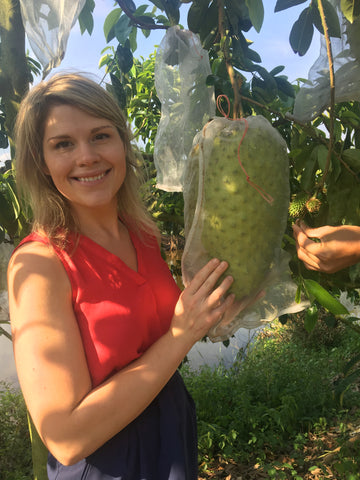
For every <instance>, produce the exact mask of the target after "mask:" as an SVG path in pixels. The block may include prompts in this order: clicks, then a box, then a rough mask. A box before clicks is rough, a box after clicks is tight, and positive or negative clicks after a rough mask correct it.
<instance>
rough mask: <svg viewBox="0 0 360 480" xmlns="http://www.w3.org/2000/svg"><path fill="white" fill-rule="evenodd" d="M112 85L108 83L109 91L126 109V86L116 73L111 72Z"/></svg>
mask: <svg viewBox="0 0 360 480" xmlns="http://www.w3.org/2000/svg"><path fill="white" fill-rule="evenodd" d="M110 79H111V85H107V87H108V89H109V91H110V92H111V93H112V94H113V95H114V97H115V98H116V100H117V101H118V103H119V105H120V107H121V108H122V109H123V110H124V109H125V108H126V93H125V89H124V86H123V85H122V83H121V82H120V80H119V79H118V78H117V77H116V76H115V75H114V74H112V73H111V74H110Z"/></svg>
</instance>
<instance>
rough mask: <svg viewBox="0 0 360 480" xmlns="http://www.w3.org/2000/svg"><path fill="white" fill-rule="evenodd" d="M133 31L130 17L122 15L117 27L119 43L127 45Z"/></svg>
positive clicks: (116, 32) (116, 34)
mask: <svg viewBox="0 0 360 480" xmlns="http://www.w3.org/2000/svg"><path fill="white" fill-rule="evenodd" d="M131 30H132V25H131V24H130V19H129V17H128V16H126V15H125V14H124V15H121V17H120V18H119V20H118V21H117V23H116V25H115V37H116V39H117V41H118V42H119V43H125V42H126V40H127V39H128V37H129V35H130V32H131Z"/></svg>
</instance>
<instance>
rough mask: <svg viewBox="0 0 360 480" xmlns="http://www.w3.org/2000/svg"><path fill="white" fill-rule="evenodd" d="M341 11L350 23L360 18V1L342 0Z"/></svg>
mask: <svg viewBox="0 0 360 480" xmlns="http://www.w3.org/2000/svg"><path fill="white" fill-rule="evenodd" d="M340 5H341V11H342V13H343V15H344V17H345V18H346V19H347V20H349V22H350V23H353V21H354V20H355V19H356V18H357V17H359V16H360V2H359V0H341V3H340Z"/></svg>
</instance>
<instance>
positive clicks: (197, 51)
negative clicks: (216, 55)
mask: <svg viewBox="0 0 360 480" xmlns="http://www.w3.org/2000/svg"><path fill="white" fill-rule="evenodd" d="M190 36H191V40H192V43H193V46H194V50H195V52H196V53H197V55H198V56H199V57H200V60H202V59H203V55H202V54H201V53H200V52H199V50H198V48H197V46H196V42H195V38H194V33H193V32H191V35H190Z"/></svg>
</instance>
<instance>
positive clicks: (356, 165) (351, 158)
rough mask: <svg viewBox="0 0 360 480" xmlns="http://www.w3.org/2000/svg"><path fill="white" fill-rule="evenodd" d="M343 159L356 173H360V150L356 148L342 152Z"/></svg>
mask: <svg viewBox="0 0 360 480" xmlns="http://www.w3.org/2000/svg"><path fill="white" fill-rule="evenodd" d="M341 156H342V159H343V160H344V162H345V163H347V165H349V167H350V168H351V169H352V170H354V171H355V172H356V173H359V172H360V150H359V149H356V148H349V149H347V150H344V151H343V152H342V155H341Z"/></svg>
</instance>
